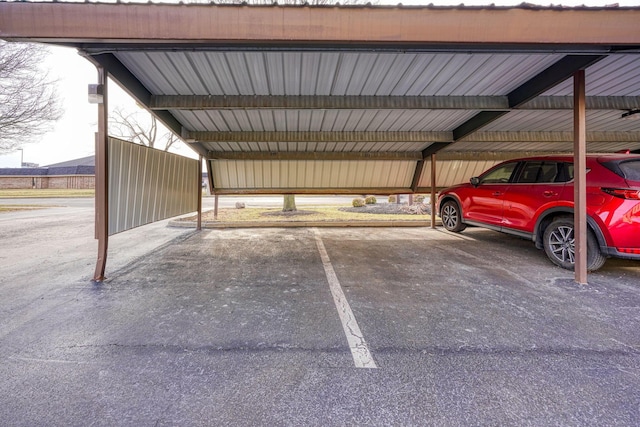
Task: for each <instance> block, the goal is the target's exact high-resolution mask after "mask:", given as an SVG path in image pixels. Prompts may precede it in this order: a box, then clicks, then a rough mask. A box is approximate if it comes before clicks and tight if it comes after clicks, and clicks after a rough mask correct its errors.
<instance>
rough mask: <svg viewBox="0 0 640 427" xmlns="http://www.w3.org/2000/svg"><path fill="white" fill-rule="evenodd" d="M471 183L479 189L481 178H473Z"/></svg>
mask: <svg viewBox="0 0 640 427" xmlns="http://www.w3.org/2000/svg"><path fill="white" fill-rule="evenodd" d="M469 182H470V183H471V185H473V186H474V187H477V186H478V185H480V178H478V177H477V176H474V177H473V178H471V179H470V180H469Z"/></svg>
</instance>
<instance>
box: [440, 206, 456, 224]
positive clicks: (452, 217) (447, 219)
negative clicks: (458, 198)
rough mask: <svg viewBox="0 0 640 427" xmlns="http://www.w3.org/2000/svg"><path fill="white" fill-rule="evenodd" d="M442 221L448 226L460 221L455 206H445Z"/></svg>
mask: <svg viewBox="0 0 640 427" xmlns="http://www.w3.org/2000/svg"><path fill="white" fill-rule="evenodd" d="M442 222H443V223H444V225H445V226H446V227H447V228H453V227H455V226H456V224H457V223H458V212H457V211H456V209H455V208H454V207H453V206H445V207H444V209H443V211H442Z"/></svg>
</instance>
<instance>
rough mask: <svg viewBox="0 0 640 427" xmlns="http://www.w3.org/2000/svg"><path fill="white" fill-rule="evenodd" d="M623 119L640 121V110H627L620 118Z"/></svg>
mask: <svg viewBox="0 0 640 427" xmlns="http://www.w3.org/2000/svg"><path fill="white" fill-rule="evenodd" d="M620 118H622V119H636V120H637V119H640V108H634V109H633V110H627V112H626V113H622V116H621V117H620Z"/></svg>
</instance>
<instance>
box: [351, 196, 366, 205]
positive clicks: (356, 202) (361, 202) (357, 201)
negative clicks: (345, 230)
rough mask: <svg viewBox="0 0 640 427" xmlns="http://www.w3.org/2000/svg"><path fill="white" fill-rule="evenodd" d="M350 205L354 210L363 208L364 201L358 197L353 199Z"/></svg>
mask: <svg viewBox="0 0 640 427" xmlns="http://www.w3.org/2000/svg"><path fill="white" fill-rule="evenodd" d="M351 204H352V205H353V207H354V208H361V207H363V206H364V199H361V198H360V197H356V198H355V199H353V201H352V202H351Z"/></svg>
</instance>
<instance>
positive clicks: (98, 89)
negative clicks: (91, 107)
mask: <svg viewBox="0 0 640 427" xmlns="http://www.w3.org/2000/svg"><path fill="white" fill-rule="evenodd" d="M103 102H104V85H100V84H98V85H93V84H90V85H89V104H102V103H103Z"/></svg>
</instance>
